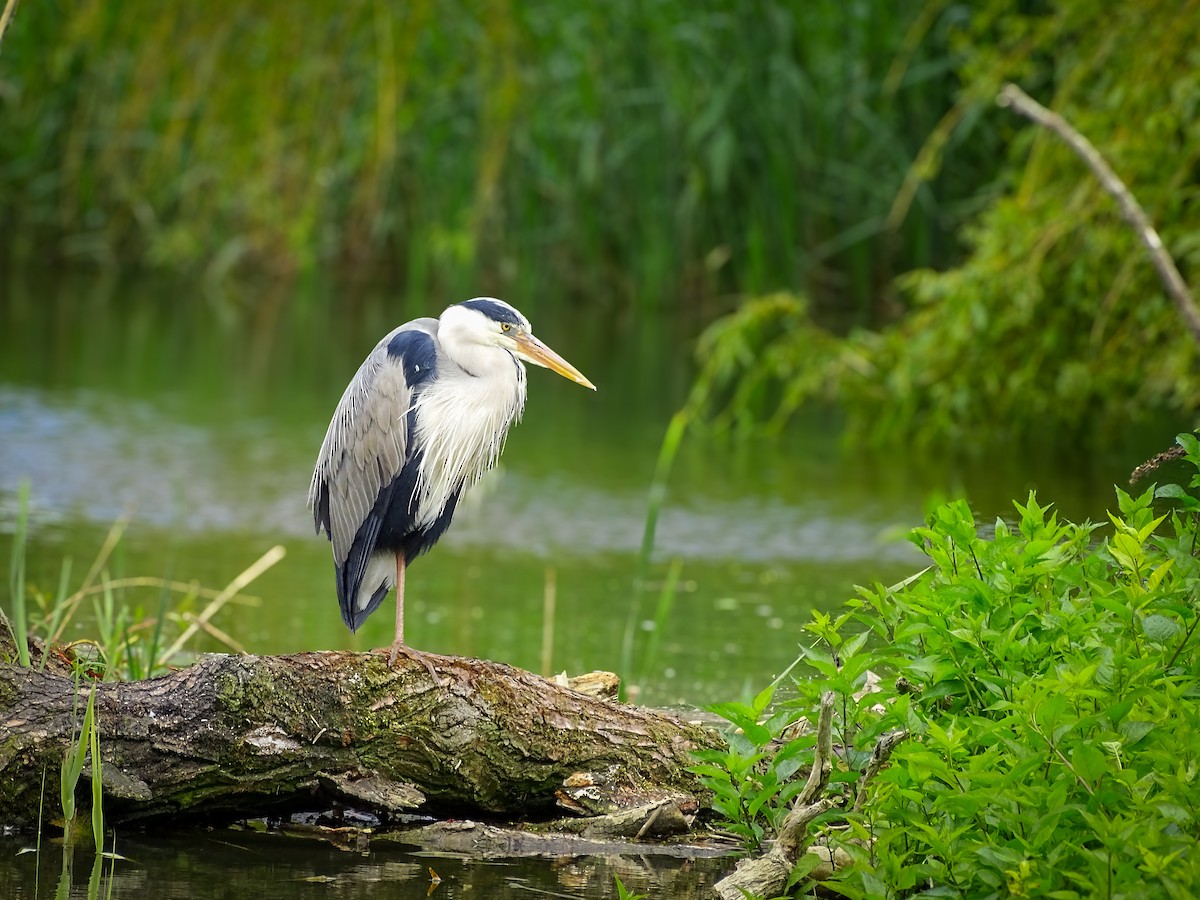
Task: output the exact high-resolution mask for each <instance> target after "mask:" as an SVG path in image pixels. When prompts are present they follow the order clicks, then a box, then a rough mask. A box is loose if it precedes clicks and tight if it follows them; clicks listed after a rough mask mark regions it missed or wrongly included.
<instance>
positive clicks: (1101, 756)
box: [1071, 743, 1108, 783]
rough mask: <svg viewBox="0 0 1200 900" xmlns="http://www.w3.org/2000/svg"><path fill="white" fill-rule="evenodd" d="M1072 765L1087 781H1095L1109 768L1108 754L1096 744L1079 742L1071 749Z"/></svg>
mask: <svg viewBox="0 0 1200 900" xmlns="http://www.w3.org/2000/svg"><path fill="white" fill-rule="evenodd" d="M1071 766H1072V768H1074V770H1075V772H1076V774H1078V775H1079V776H1080V777H1082V778H1083V779H1084V780H1085V781H1088V782H1090V783H1094V782H1096V781H1097V780H1099V778H1100V776H1101V775H1103V774H1104V773H1105V772H1106V771H1107V770H1108V756H1107V754H1105V752H1104V751H1103V750H1101V749H1100V748H1099V747H1097V746H1095V745H1094V744H1091V743H1086V744H1077V745H1076V746H1075V747H1073V748H1072V750H1071Z"/></svg>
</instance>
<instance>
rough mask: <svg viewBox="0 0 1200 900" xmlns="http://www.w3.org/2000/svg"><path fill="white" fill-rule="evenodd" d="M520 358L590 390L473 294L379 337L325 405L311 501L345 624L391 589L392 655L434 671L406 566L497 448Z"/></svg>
mask: <svg viewBox="0 0 1200 900" xmlns="http://www.w3.org/2000/svg"><path fill="white" fill-rule="evenodd" d="M522 362H530V363H533V364H534V365H538V366H543V367H545V368H548V369H552V370H553V371H555V372H557V373H558V374H559V375H562V376H564V377H566V378H569V379H571V380H572V381H575V382H578V383H579V384H582V385H583V386H584V387H589V388H591V389H592V390H595V389H596V386H595V385H593V384H592V383H591V382H590V381H588V380H587V378H585V377H584V376H583V374H582V373H580V371H579V370H578V369H576V368H575V367H574V366H572V365H571V364H570V363H569V362H567V361H566V360H565V359H563V358H562V357H561V356H559V355H558V354H557V353H555V352H554V351H553V350H551V349H550V348H549V347H547V346H546V345H545V344H544V343H542V342H541V341H540V340H538V339H537V338H536V337H534V336H533V333H532V331H531V330H530V325H529V320H528V319H526V318H525V317H524V316H523V315H521V313H519V312H518V311H517V310H516V309H514V308H513V307H512V306H510V305H509V304H507V303H505V302H503V301H502V300H496V299H494V298H491V297H477V298H475V299H474V300H467V301H466V302H465V303H459V304H456V305H454V306H450V307H448V308H447V309H446V311H445V312H443V313H442V315H441V316H440V318H437V319H434V318H421V319H414V320H413V321H411V322H407V323H405V324H404V325H401V326H400V327H399V328H397V329H395V330H394V331H392V332H391V333H390V334H389V335H387V336H386V337H385V338H383V340H381V341H380V342H379V343H378V344H376V345H375V349H374V350H372V351H371V353H370V355H369V356H367V358H366V360H365V361H364V362H363V364H362V366H360V367H359V370H358V372H357V374H355V376H354V378H353V379H352V380H351V382H350V384H349V385H348V386H347V388H346V391H345V393H344V394H342V399H341V401H340V402H339V403H338V405H337V409H336V410H335V411H334V414H333V421H331V422H330V423H329V430H328V431H327V432H326V434H325V440H324V442H323V443H322V444H321V452H320V454H319V455H318V456H317V465H316V468H315V469H314V471H313V476H312V483H311V485H310V487H309V491H308V505H309V506H310V507H311V508H312V511H313V521H314V523H315V525H316V529H317V533H318V534H320V533H321V532H322V531H324V532H325V533H326V534H327V535H328V536H329V540H330V542H331V543H332V545H333V564H334V571H335V578H336V582H337V595H338V602H339V603H340V604H341V609H342V620H343V621H344V622H345V623H346V625H347V626H348V627H349V628H350V630H351V631H357V630H358V628H359V626H361V625H362V623H363V622H364V621H365V620H366V618H367V616H369V615H370V614H371V613H373V612H374V611H375V610H376V608H378V606H379V604H380V603H382V602H383V600H384V598H385V597H387V595H388V594H389V593H390V592H391V590H392V588H393V587H395V589H396V638H395V641H394V642H393V643H392V646H391V654H390V656H389V658H388V662H389V664H390V665H394V664H395V662H396V656H397V654H399V653H404V654H405V655H407V656H410V657H414V658H416V659H418V660H419V661H421V662H423V663H424V665H425V666H426V668H429V669H430V672H431V674H432V673H433V670H432V668H431V667H430V665H429V662H428V660H425V659H424V658H422V657H420V656H419V654H416V653H415V652H414V651H413V650H411V649H410V648H408V647H407V645H406V644H405V643H404V571H405V568H406V566H408V565H409V564H410V563H411V562H412V561H413V560H414V559H415V558H416V557H418V556H420V555H421V554H422V553H424V552H426V551H427V550H429V549H430V548H431V547H432V546H433V545H434V544H436V543H437V541H438V539H439V538H440V537H441V536H442V535H443V534H444V533H445V531H446V528H447V527H448V526H449V525H450V520H451V518H452V517H453V516H454V510H455V508H456V506H457V505H458V502H459V500H460V499H462V496H463V493H464V492H465V491H467V490H468V489H469V488H470V487H471V486H472V485H473V484H475V482H476V481H478V480H479V478H480V476H482V475H483V473H484V472H486V471H487V470H488V469H490V468H491V467H492V466H493V465H494V464H495V462H496V459H497V457H499V455H500V451H501V450H502V449H503V447H504V440H505V437H506V436H507V434H508V429H509V426H510V425H512V424H513V422H515V421H518V420H519V419H520V418H521V413H522V411H523V410H524V408H525V367H524V366H523V365H522ZM434 677H435V678H436V675H435V676H434Z"/></svg>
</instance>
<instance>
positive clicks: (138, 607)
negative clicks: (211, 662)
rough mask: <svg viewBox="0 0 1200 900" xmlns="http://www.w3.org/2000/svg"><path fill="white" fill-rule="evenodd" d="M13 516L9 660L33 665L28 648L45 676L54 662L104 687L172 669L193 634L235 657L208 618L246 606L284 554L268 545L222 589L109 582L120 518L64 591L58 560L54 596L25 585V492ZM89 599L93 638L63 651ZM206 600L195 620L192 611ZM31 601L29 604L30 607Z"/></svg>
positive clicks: (149, 580) (232, 645)
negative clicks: (234, 605) (251, 590)
mask: <svg viewBox="0 0 1200 900" xmlns="http://www.w3.org/2000/svg"><path fill="white" fill-rule="evenodd" d="M18 497H19V500H18V515H17V520H16V531H15V533H14V535H13V553H12V574H11V578H10V585H9V587H10V596H9V603H8V606H9V609H10V610H11V613H12V616H11V619H9V618H7V617H5V616H4V614H3V611H2V610H0V621H3V622H4V624H6V625H7V628H8V630H9V632H11V634H12V636H13V639H14V642H15V644H16V654H17V659H16V661H17V662H18V663H19V664H20V665H23V666H31V665H33V664H34V662H35V660H34V659H33V656H32V654H31V653H30V647H31V646H35V647H36V648H37V650H38V658H37V660H36V663H37V665H38V667H39V668H40V669H44V668H45V667H46V665H47V663H48V662H49V660H50V659H51V658H52V656H57V657H58V658H59V659H61V660H62V661H64V662H67V663H69V664H71V666H72V667H73V669H74V670H75V671H76V672H77V673H78V672H82V671H86V672H87V673H88V675H89V676H90V677H100V678H103V679H106V680H116V679H140V678H150V677H153V676H154V675H159V674H162V673H163V672H165V671H167V670H168V668H169V667H170V666H172V665H178V664H179V663H180V662H181V661H182V660H183V657H184V655H185V654H186V652H187V651H188V650H189V649H190V648H191V646H192V644H193V641H194V639H195V638H196V636H197V635H198V634H200V633H201V632H204V633H205V634H207V635H208V636H209V637H211V638H213V639H215V640H216V641H217V642H219V643H220V644H222V645H224V646H225V647H227V648H228V649H229V650H231V651H233V652H235V653H244V652H245V650H244V649H243V648H242V646H241V645H240V644H239V643H238V642H237V641H235V640H234V639H233V638H231V637H230V636H229V635H228V634H226V633H225V632H224V631H222V630H221V629H220V628H218V627H217V626H215V625H214V624H213V622H212V620H213V618H214V617H215V616H216V615H217V614H218V613H219V612H220V611H221V610H222V609H224V608H225V607H226V606H227V605H228V604H230V603H231V602H234V601H235V600H237V599H241V600H242V601H246V600H250V599H252V598H246V597H245V596H244V595H243V593H242V592H243V591H244V590H245V589H246V588H247V587H249V586H250V584H251V583H252V582H253V581H254V580H255V579H257V578H258V576H259V575H261V574H262V573H263V572H265V571H266V570H267V569H269V568H271V566H273V565H275V564H276V563H277V562H279V561H280V560H281V559H283V557H284V555H285V551H284V548H283V547H282V546H278V545H277V546H275V547H272V548H271V549H270V550H268V551H267V552H266V553H264V554H263V555H262V556H261V557H259V559H257V560H256V561H255V562H254V563H252V564H251V565H250V566H248V567H247V568H246V569H245V570H243V571H242V572H241V573H239V574H238V575H237V577H235V578H234V579H233V580H232V581H230V583H229V584H228V585H226V586H225V587H224V588H223V589H221V590H219V591H217V590H212V589H209V588H202V587H200V586H199V585H198V584H196V583H194V582H182V581H172V580H169V579H165V578H158V577H153V576H142V577H130V578H112V577H110V575H109V572H108V566H109V564H110V560H111V557H112V555H113V553H114V551H115V550H116V549H117V548H118V545H119V543H120V541H121V537H122V535H123V534H124V531H125V527H126V525H127V524H128V520H126V519H120V520H118V521H117V522H115V523H114V524H113V526H112V528H110V529H109V532H108V535H107V536H106V538H105V540H104V542H103V544H102V545H101V547H100V549H99V551H98V552H97V554H96V557H95V559H94V560H93V562H92V565H91V566H90V567H89V570H88V573H87V575H86V576H85V577H84V579H83V581H82V583H81V584H80V585H79V586H78V587H77V588H75V589H74V590H71V588H70V587H69V585H70V574H71V561H70V559H64V560H63V562H62V564H61V567H60V571H59V577H58V580H57V587H56V589H55V591H54V592H52V593H50V592H46V591H44V590H42V589H40V588H39V587H38V586H37V585H36V584H29V583H27V582H28V579H27V564H26V550H27V547H28V543H29V522H28V503H29V486H28V484H26V483H23V484H22V485H21V488H20V490H19V493H18ZM147 596H149V597H151V598H153V601H154V604H155V608H156V612H155V614H153V615H151V614H149V613H148V612H147V604H146V602H145V601H146V597H147ZM89 598H90V599H91V601H92V603H91V611H92V613H93V619H92V625H93V627H94V628H95V631H96V636H95V637H89V638H84V639H80V640H76V641H72V642H71V643H69V644H66V645H65V646H64V645H63V644H62V641H63V639H64V638H65V637H66V635H67V632H68V629H70V628H71V627H72V626H73V625H77V624H78V623H77V621H76V617H77V615H78V614H79V610H80V608H81V607H83V606H84V601H85V600H87V599H89ZM201 599H204V600H207V601H208V602H207V603H206V604H205V606H204V608H203V609H201V610H200V611H199V612H198V613H197V612H193V611H192V610H191V607H192V606H193V605H194V604H195V602H196V601H198V600H201ZM31 601H32V602H31Z"/></svg>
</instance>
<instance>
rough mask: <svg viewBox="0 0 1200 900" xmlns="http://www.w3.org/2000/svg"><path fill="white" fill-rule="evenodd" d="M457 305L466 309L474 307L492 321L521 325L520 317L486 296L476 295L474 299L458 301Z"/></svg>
mask: <svg viewBox="0 0 1200 900" xmlns="http://www.w3.org/2000/svg"><path fill="white" fill-rule="evenodd" d="M459 306H465V307H466V308H467V309H474V310H477V311H479V312H481V313H483V314H484V315H485V316H487V317H488V318H489V319H491V320H492V321H493V322H508V323H509V324H511V325H522V324H524V323H523V322H522V321H521V317H520V316H518V315H517V314H516V313H515V312H513V311H512V310H511V309H509V308H508V307H507V306H505V305H504V304H503V303H497V302H496V301H495V300H488V299H487V298H486V297H477V298H476V299H474V300H468V301H466V302H465V303H460V304H459Z"/></svg>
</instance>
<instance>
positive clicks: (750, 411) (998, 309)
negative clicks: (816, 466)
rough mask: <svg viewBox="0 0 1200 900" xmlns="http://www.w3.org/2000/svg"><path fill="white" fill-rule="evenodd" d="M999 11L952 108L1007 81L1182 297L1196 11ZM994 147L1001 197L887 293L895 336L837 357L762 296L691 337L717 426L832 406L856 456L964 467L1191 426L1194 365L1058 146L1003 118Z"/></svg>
mask: <svg viewBox="0 0 1200 900" xmlns="http://www.w3.org/2000/svg"><path fill="white" fill-rule="evenodd" d="M1005 7H1006V4H1001V3H992V4H990V5H989V7H988V11H987V13H985V14H982V15H980V16H978V17H976V18H974V19H973V20H972V27H971V29H970V30H969V31H967V32H964V33H963V35H962V36H963V39H964V40H965V41H966V42H967V43H968V45H969V50H965V51H964V52H962V53H961V56H960V58H961V59H962V60H963V61H964V63H963V66H962V68H961V72H962V75H963V78H964V83H965V84H967V85H968V88H967V90H966V93H965V95H964V96H965V99H964V102H971V103H980V104H983V103H987V104H990V103H992V102H993V101H994V98H995V96H996V93H997V92H998V90H999V88H1000V86H1001V84H1002V83H1003V82H1004V81H1006V80H1019V81H1020V82H1021V83H1023V84H1024V85H1025V86H1026V87H1027V89H1028V90H1029V91H1030V92H1031V93H1033V94H1034V95H1035V96H1039V97H1041V98H1042V99H1043V101H1044V102H1046V103H1047V104H1048V105H1050V106H1052V107H1053V108H1055V109H1056V110H1058V111H1060V112H1062V113H1063V114H1064V115H1065V116H1066V118H1067V119H1068V120H1069V121H1071V122H1072V123H1073V124H1074V125H1075V126H1076V127H1077V128H1078V129H1079V130H1080V131H1081V132H1082V133H1083V134H1085V135H1086V136H1088V137H1089V138H1090V140H1091V141H1092V143H1093V144H1095V145H1096V146H1097V148H1098V149H1099V150H1100V152H1101V154H1102V155H1103V156H1104V157H1105V158H1106V159H1107V160H1108V161H1109V162H1110V164H1111V165H1112V166H1113V168H1114V169H1115V171H1116V172H1117V173H1118V175H1120V176H1121V177H1122V179H1123V180H1124V181H1125V182H1126V184H1127V185H1129V187H1130V189H1131V190H1132V191H1133V193H1134V194H1135V196H1137V197H1138V199H1139V201H1140V202H1141V203H1142V205H1143V206H1144V207H1145V209H1146V210H1147V212H1148V214H1149V216H1150V218H1151V220H1152V221H1153V222H1154V224H1155V225H1156V227H1157V228H1158V230H1159V232H1160V233H1161V235H1162V236H1163V240H1164V242H1165V244H1166V247H1167V250H1168V251H1169V252H1170V253H1171V254H1172V256H1173V257H1174V258H1175V260H1176V261H1177V264H1178V265H1179V266H1180V269H1181V271H1182V272H1183V274H1184V277H1185V278H1188V279H1190V280H1191V281H1192V282H1193V283H1194V282H1195V276H1194V274H1193V273H1195V272H1196V271H1197V266H1198V265H1200V226H1198V224H1197V223H1200V174H1198V173H1200V168H1198V162H1200V114H1198V111H1200V4H1198V3H1196V2H1185V3H1182V4H1180V3H1176V2H1157V3H1156V2H1151V3H1138V4H1134V3H1121V4H1116V5H1112V6H1110V5H1101V4H1096V3H1092V2H1085V0H1070V2H1066V3H1060V4H1055V5H1054V6H1053V8H1052V10H1039V9H1038V8H1037V6H1036V5H1035V6H1034V9H1035V12H1034V13H1033V14H1029V15H1012V14H1009V13H1008V12H1007V11H1006V10H1005ZM1002 12H1003V13H1004V14H1001V13H1002ZM1151 47H1152V48H1154V49H1153V52H1147V48H1151ZM999 127H1000V128H1001V129H1002V131H1003V133H1004V134H1005V135H1006V136H1008V137H1010V138H1011V139H1012V140H1011V143H1010V144H1009V146H1010V150H1009V154H1008V158H1007V161H1006V163H1007V164H1006V166H1005V170H1004V181H1005V184H1006V189H1005V192H1004V195H1003V196H1002V197H1001V198H999V199H997V201H996V202H995V203H993V204H992V205H991V206H990V207H989V208H988V209H987V211H986V212H984V214H983V215H982V216H981V217H980V218H979V219H978V220H977V221H975V222H973V223H972V224H971V225H969V226H968V227H966V228H965V229H964V231H963V235H964V239H965V240H966V243H967V246H968V249H969V255H968V257H967V259H966V260H965V262H964V263H963V264H962V265H960V266H958V267H956V268H951V269H949V270H946V271H941V272H937V271H933V270H931V269H924V270H915V271H913V272H910V273H908V274H906V275H905V276H903V277H902V278H901V279H900V285H901V287H902V289H903V291H904V294H905V296H906V298H907V299H908V301H909V303H910V304H911V309H910V312H909V313H908V314H907V315H906V316H904V317H903V318H902V319H900V320H899V321H897V322H896V323H895V324H894V325H892V326H891V327H887V328H885V329H883V330H882V331H856V332H854V333H852V334H850V335H849V336H848V337H847V338H846V339H845V340H842V339H839V338H838V337H837V336H836V335H834V334H831V333H830V332H829V331H828V330H827V329H825V328H823V327H821V323H820V320H819V317H815V316H814V315H813V312H814V311H813V310H812V309H811V308H810V304H809V303H808V302H807V301H806V300H805V299H804V298H803V297H798V296H792V295H776V296H771V297H766V298H760V299H756V300H752V301H751V302H749V303H747V304H746V305H745V306H744V307H743V308H742V309H741V310H739V311H738V312H737V313H736V314H735V315H733V316H732V317H730V318H727V319H725V320H723V321H721V322H718V323H717V324H715V325H714V326H713V327H712V328H711V329H710V331H709V333H708V335H706V339H705V341H704V342H703V343H702V345H701V352H702V357H703V361H704V366H705V383H706V385H707V386H708V389H709V394H710V399H711V400H712V401H713V406H714V410H715V411H716V412H717V421H718V422H719V423H721V424H725V425H732V426H734V427H739V428H740V427H745V426H755V425H757V423H759V422H761V421H763V420H766V421H769V422H772V423H775V424H779V423H782V422H784V421H786V420H787V418H788V416H790V415H791V413H792V412H794V411H795V410H796V409H797V408H798V407H799V406H800V405H802V404H803V403H805V402H808V401H810V400H812V399H813V398H826V399H830V398H832V399H836V400H837V401H838V402H840V403H842V404H844V406H845V407H846V409H847V411H848V414H849V423H850V434H851V438H852V439H853V440H855V441H861V442H864V443H872V444H876V445H881V446H886V445H888V444H891V443H894V442H895V441H896V440H901V439H914V438H915V439H916V440H918V441H920V442H923V443H928V444H933V443H939V444H943V445H947V444H949V445H957V446H959V447H965V446H969V445H971V444H973V443H979V442H982V443H997V442H1002V441H1006V440H1010V439H1011V438H1013V437H1018V438H1024V439H1027V440H1036V439H1038V438H1039V437H1043V436H1045V435H1046V434H1047V433H1048V432H1055V433H1058V434H1065V435H1066V436H1068V437H1082V436H1085V435H1092V434H1098V435H1100V436H1102V437H1105V438H1112V437H1114V436H1116V435H1119V434H1121V433H1122V432H1123V431H1125V430H1127V429H1128V428H1129V427H1130V426H1131V425H1133V424H1136V423H1139V422H1145V421H1147V420H1149V419H1152V418H1153V417H1154V416H1157V415H1163V414H1166V415H1168V416H1175V417H1191V416H1194V415H1195V413H1196V411H1197V410H1200V348H1197V346H1196V343H1195V341H1194V339H1193V338H1192V337H1191V336H1190V335H1189V334H1188V332H1187V331H1186V329H1185V328H1184V327H1183V323H1182V321H1181V319H1180V318H1179V316H1178V313H1177V312H1176V310H1175V308H1174V306H1173V305H1172V304H1171V303H1170V301H1169V300H1168V299H1167V298H1166V296H1165V295H1164V293H1163V290H1162V286H1161V284H1160V283H1159V281H1158V277H1157V275H1156V273H1155V271H1154V269H1153V268H1152V266H1151V264H1150V262H1149V259H1148V257H1147V256H1146V253H1145V251H1144V249H1143V248H1142V247H1141V245H1140V244H1139V243H1138V242H1137V238H1136V236H1135V234H1134V232H1133V231H1132V230H1131V229H1130V228H1129V227H1128V226H1127V225H1125V223H1124V222H1122V221H1121V220H1120V217H1119V214H1118V210H1117V207H1116V204H1115V203H1114V201H1113V200H1112V198H1111V197H1109V196H1108V195H1107V194H1106V193H1105V192H1104V190H1103V189H1102V188H1101V186H1100V185H1099V183H1098V182H1096V181H1095V180H1094V178H1092V176H1091V175H1090V173H1089V172H1088V171H1087V170H1086V169H1085V168H1084V166H1083V163H1082V162H1081V161H1080V160H1079V159H1078V158H1077V157H1076V156H1075V155H1074V154H1073V152H1072V151H1071V150H1069V149H1068V148H1067V147H1066V146H1065V145H1063V144H1062V143H1061V142H1060V141H1059V140H1058V138H1056V137H1054V136H1053V135H1051V134H1049V133H1048V132H1042V131H1038V130H1037V129H1036V127H1035V126H1032V125H1029V124H1027V123H1026V122H1025V121H1024V120H1020V119H1017V118H1016V116H1015V115H1012V116H1011V117H1010V118H1009V119H1007V120H1005V121H1001V122H999Z"/></svg>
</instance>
